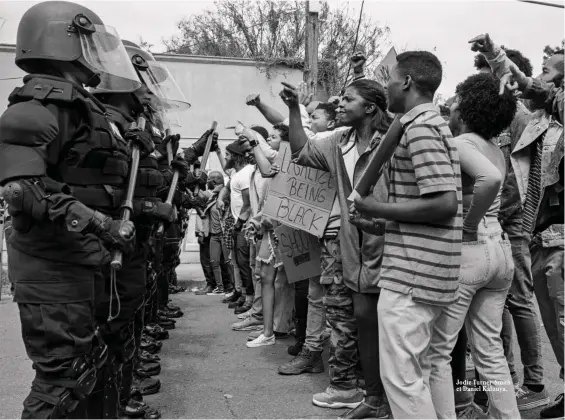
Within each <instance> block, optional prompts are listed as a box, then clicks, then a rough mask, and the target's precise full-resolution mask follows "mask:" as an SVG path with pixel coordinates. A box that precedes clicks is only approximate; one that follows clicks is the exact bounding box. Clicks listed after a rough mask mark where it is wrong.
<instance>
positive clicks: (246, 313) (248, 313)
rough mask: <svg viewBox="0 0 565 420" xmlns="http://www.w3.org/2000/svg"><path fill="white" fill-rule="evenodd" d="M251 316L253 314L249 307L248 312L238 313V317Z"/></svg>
mask: <svg viewBox="0 0 565 420" xmlns="http://www.w3.org/2000/svg"><path fill="white" fill-rule="evenodd" d="M250 316H251V309H249V310H248V311H247V312H244V313H242V314H239V315H237V319H245V318H249V317H250Z"/></svg>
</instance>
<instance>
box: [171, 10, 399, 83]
mask: <svg viewBox="0 0 565 420" xmlns="http://www.w3.org/2000/svg"><path fill="white" fill-rule="evenodd" d="M214 6H215V7H214V8H212V9H208V10H206V11H204V12H203V13H200V14H198V15H193V16H190V17H189V18H186V19H183V20H182V21H181V22H179V23H178V28H179V29H180V31H181V36H180V37H173V38H171V39H170V40H168V41H164V43H165V45H166V47H167V51H168V52H170V53H177V54H192V55H209V56H222V57H243V58H251V59H254V60H258V61H263V62H267V63H274V64H277V63H280V61H281V60H282V61H283V62H285V63H287V64H288V62H289V61H292V60H295V61H298V62H300V63H302V62H303V60H304V44H305V23H306V5H305V3H304V2H302V1H294V2H292V1H280V0H238V1H233V0H217V1H215V2H214ZM358 19H359V12H358V11H355V12H354V11H352V10H350V8H349V5H342V6H341V7H339V8H332V9H330V7H329V5H328V4H327V3H323V5H322V9H321V12H320V14H319V21H320V35H319V48H318V54H319V56H318V58H319V60H320V63H322V62H324V61H328V62H332V61H335V66H333V68H332V69H331V70H330V71H329V72H332V73H334V72H337V75H333V76H334V77H335V79H336V81H335V82H336V84H337V85H343V84H344V83H345V79H346V77H347V71H348V66H349V57H350V56H351V55H352V54H353V53H354V52H355V51H354V42H355V38H356V33H357V25H358ZM389 32H390V30H389V28H388V27H384V26H379V25H377V24H376V23H373V22H372V21H371V19H370V17H368V16H367V15H363V16H362V18H361V23H360V26H359V34H358V41H357V47H356V48H355V50H357V51H363V52H364V53H365V56H366V57H367V63H366V67H365V73H366V74H367V75H371V74H372V73H371V72H372V71H373V70H374V68H375V67H376V66H377V65H378V63H379V62H380V59H382V50H383V49H384V47H385V46H386V44H387V43H388V37H389ZM289 59H290V60H289ZM322 67H323V66H320V70H321V71H320V72H319V73H320V77H321V78H324V77H328V74H327V73H328V71H326V72H324V71H323V68H322ZM339 88H341V86H339Z"/></svg>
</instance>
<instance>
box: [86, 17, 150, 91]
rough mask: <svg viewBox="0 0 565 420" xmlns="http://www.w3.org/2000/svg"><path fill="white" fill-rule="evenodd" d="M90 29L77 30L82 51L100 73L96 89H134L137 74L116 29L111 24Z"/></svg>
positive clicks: (136, 85) (139, 85)
mask: <svg viewBox="0 0 565 420" xmlns="http://www.w3.org/2000/svg"><path fill="white" fill-rule="evenodd" d="M93 27H94V31H93V32H91V33H83V32H79V38H80V43H81V47H82V54H83V57H84V59H85V61H86V63H87V65H88V66H89V67H90V69H91V70H93V71H94V72H96V73H98V74H99V75H100V84H99V85H98V86H96V89H97V90H99V91H110V92H133V91H135V90H136V89H138V88H139V87H141V82H140V81H139V77H138V76H137V73H136V72H135V69H134V67H133V65H132V64H131V61H130V59H129V56H128V53H127V52H126V49H125V47H124V45H123V44H122V41H121V40H120V37H119V36H118V33H117V32H116V30H115V29H114V28H112V27H111V26H104V25H93Z"/></svg>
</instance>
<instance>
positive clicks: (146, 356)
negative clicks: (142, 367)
mask: <svg viewBox="0 0 565 420" xmlns="http://www.w3.org/2000/svg"><path fill="white" fill-rule="evenodd" d="M137 357H138V358H139V360H141V361H143V362H158V361H159V360H161V358H160V357H159V356H157V355H156V354H151V353H149V352H147V351H145V350H140V351H139V352H138V354H137Z"/></svg>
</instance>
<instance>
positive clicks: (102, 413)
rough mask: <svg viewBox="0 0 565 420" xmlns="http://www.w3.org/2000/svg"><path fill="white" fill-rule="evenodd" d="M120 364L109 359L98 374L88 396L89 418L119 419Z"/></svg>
mask: <svg viewBox="0 0 565 420" xmlns="http://www.w3.org/2000/svg"><path fill="white" fill-rule="evenodd" d="M119 370H120V365H119V364H118V363H117V362H116V360H115V359H114V358H113V360H111V361H108V362H107V363H106V364H105V365H104V366H103V367H102V369H100V372H99V375H98V381H97V383H96V387H95V388H94V391H93V392H92V393H91V394H90V395H89V397H88V407H87V410H88V418H91V419H117V418H118V405H119V390H118V375H119Z"/></svg>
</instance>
